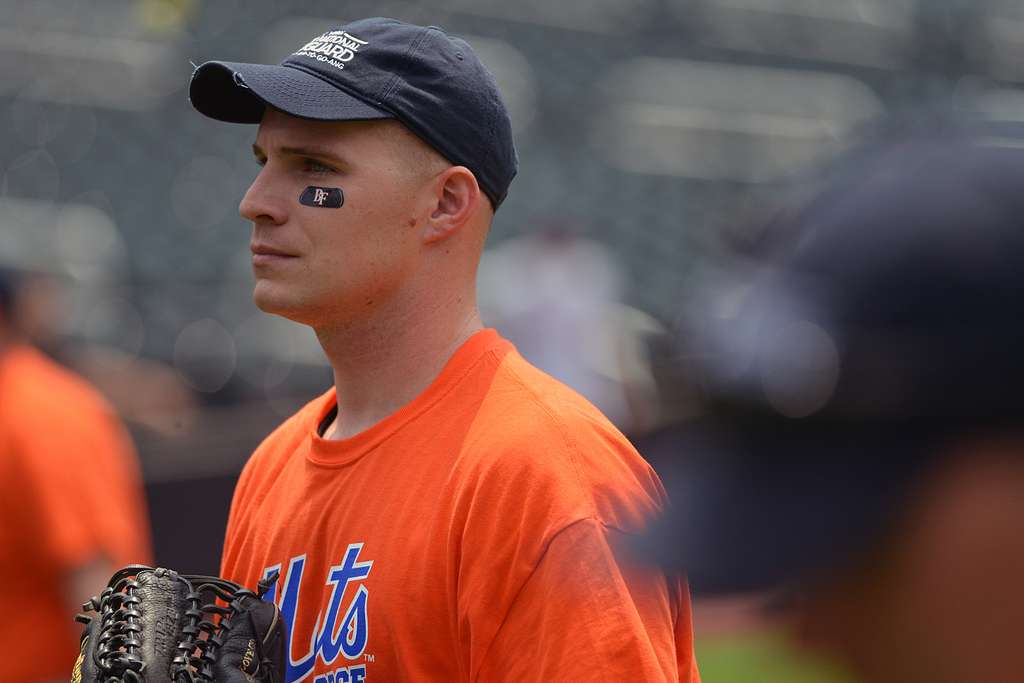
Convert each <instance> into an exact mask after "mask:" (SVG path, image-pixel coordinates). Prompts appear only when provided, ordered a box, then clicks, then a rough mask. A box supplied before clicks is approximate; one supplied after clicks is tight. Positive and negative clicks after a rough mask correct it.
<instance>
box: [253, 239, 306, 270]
mask: <svg viewBox="0 0 1024 683" xmlns="http://www.w3.org/2000/svg"><path fill="white" fill-rule="evenodd" d="M249 250H250V251H251V252H252V262H253V265H266V264H269V263H275V262H278V261H282V260H284V259H291V258H296V255H295V254H290V253H288V252H287V251H284V250H283V249H278V248H277V247H274V246H271V245H269V244H260V243H253V244H250V245H249Z"/></svg>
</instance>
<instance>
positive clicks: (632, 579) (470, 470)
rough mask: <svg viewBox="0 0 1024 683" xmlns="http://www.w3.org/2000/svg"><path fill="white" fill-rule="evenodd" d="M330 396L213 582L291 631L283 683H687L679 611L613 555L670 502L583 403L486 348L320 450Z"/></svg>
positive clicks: (494, 345) (671, 589) (267, 487)
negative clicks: (229, 582) (274, 574)
mask: <svg viewBox="0 0 1024 683" xmlns="http://www.w3.org/2000/svg"><path fill="white" fill-rule="evenodd" d="M335 405H336V403H335V396H334V391H333V390H332V391H329V392H327V393H326V394H324V395H323V396H321V397H320V398H318V399H316V400H314V401H313V402H312V403H310V404H309V405H307V406H306V407H305V408H303V409H302V410H301V411H299V412H298V413H297V414H296V415H294V416H293V417H292V418H290V419H289V420H288V421H287V422H285V423H284V424H283V425H282V426H281V427H279V428H278V429H277V430H276V431H275V432H274V433H273V434H271V435H270V437H268V438H267V439H266V441H264V442H263V444H262V445H261V446H260V447H259V448H258V449H257V450H256V452H255V454H254V455H253V456H252V459H251V460H250V461H249V463H248V464H247V465H246V468H245V470H244V472H243V473H242V477H241V479H240V480H239V483H238V487H237V489H236V491H235V497H234V501H233V503H232V508H231V516H230V519H229V522H228V529H227V539H226V544H225V551H224V560H223V566H222V571H223V573H224V575H225V576H226V577H228V578H231V579H234V580H236V581H239V582H242V583H244V584H247V585H249V586H255V585H256V582H257V581H258V580H259V579H260V578H262V577H264V576H266V575H267V574H268V573H270V572H271V571H273V570H279V571H280V579H279V580H278V582H277V584H276V586H275V587H274V589H273V592H272V593H271V594H270V595H268V596H267V598H268V599H271V600H275V601H276V602H277V603H278V604H279V605H280V607H281V610H282V612H283V613H284V615H285V618H286V620H287V621H288V622H289V624H290V644H289V652H288V655H289V661H288V673H287V676H286V680H287V681H290V682H291V681H299V680H309V681H313V682H314V683H329V682H330V683H358V682H360V681H370V682H372V681H496V680H515V681H529V680H536V681H584V680H597V679H601V680H605V679H607V680H635V681H676V680H683V681H695V680H697V678H698V677H697V671H696V666H695V664H694V660H693V642H692V629H691V622H690V605H689V597H688V594H687V591H686V587H685V585H684V584H683V583H682V581H680V580H679V579H670V578H668V577H666V576H665V575H664V574H662V573H661V572H660V571H657V570H654V569H650V568H645V567H642V566H638V565H636V564H633V563H631V562H629V561H628V559H626V556H625V554H624V553H623V552H622V545H623V543H622V541H623V539H624V538H625V537H627V536H628V535H630V534H633V533H635V532H637V531H638V530H639V529H640V528H641V527H642V526H643V524H644V522H645V521H646V520H647V519H648V518H650V517H651V515H653V514H654V513H655V511H657V510H658V509H659V508H660V507H661V506H662V505H663V504H664V502H665V494H664V491H663V489H662V486H661V484H660V482H659V481H658V479H657V476H656V475H655V474H654V472H653V471H652V470H651V468H650V466H648V464H647V463H646V462H644V460H643V459H642V458H641V457H640V456H639V455H638V454H637V452H636V451H635V450H634V449H633V448H632V446H630V444H629V442H628V441H627V440H626V439H625V437H623V436H622V435H621V434H620V433H619V432H618V431H617V430H616V429H615V428H614V427H613V426H612V425H611V423H609V422H608V420H606V419H605V418H604V416H602V415H601V414H600V412H598V410H597V409H596V408H594V407H593V406H592V405H590V404H589V403H587V402H586V400H585V399H583V398H582V397H580V396H579V395H578V394H576V393H575V392H573V391H572V390H570V389H568V388H567V387H565V386H564V385H562V384H560V383H558V382H557V381H556V380H554V379H552V378H550V377H548V376H547V375H545V374H543V373H542V372H540V371H539V370H537V369H535V368H534V367H532V366H531V365H529V364H528V363H527V362H526V361H525V360H523V358H522V357H521V356H520V355H519V354H518V353H517V352H516V351H515V349H514V348H513V347H512V345H511V344H510V343H509V342H507V341H505V340H503V339H501V338H500V337H499V336H498V335H497V333H496V332H495V331H494V330H483V331H481V332H479V333H477V334H476V335H474V336H473V337H472V338H470V339H469V340H468V341H467V342H466V343H465V344H464V345H463V346H462V347H461V348H460V349H459V350H458V351H457V352H456V353H455V354H454V355H453V357H452V358H451V359H450V360H449V362H448V364H447V365H446V366H445V368H444V370H443V371H442V372H441V374H440V375H439V376H438V377H437V379H436V380H435V381H434V382H433V383H432V384H431V385H430V386H429V387H428V388H427V389H426V390H425V391H424V392H423V393H422V394H421V395H420V396H419V397H417V398H416V399H415V400H413V401H412V402H411V403H409V404H408V405H406V406H405V407H403V408H402V409H400V410H399V411H398V412H396V413H394V414H393V415H391V416H389V417H388V418H386V419H384V420H383V421H382V422H380V423H378V424H377V425H375V426H373V427H371V428H370V429H368V430H366V431H364V432H362V433H360V434H357V435H356V436H354V437H352V438H349V439H343V440H326V439H323V438H321V437H320V436H318V428H319V425H320V424H321V423H322V422H323V421H324V420H325V418H327V416H328V415H329V414H330V413H331V412H332V411H333V410H334V408H335Z"/></svg>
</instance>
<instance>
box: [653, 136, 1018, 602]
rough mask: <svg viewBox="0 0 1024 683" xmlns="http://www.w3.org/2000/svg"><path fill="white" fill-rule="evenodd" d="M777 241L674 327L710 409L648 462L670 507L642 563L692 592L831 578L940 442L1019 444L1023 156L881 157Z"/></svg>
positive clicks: (804, 212)
mask: <svg viewBox="0 0 1024 683" xmlns="http://www.w3.org/2000/svg"><path fill="white" fill-rule="evenodd" d="M770 232H771V233H773V234H776V235H778V234H786V235H788V236H789V239H787V240H784V241H783V244H784V245H785V246H784V248H781V249H780V248H777V245H778V243H776V248H775V249H773V251H772V253H771V254H770V255H765V254H761V255H760V256H759V257H758V258H757V259H755V261H754V262H755V263H756V264H757V265H756V267H755V268H753V269H750V270H749V271H748V272H746V273H745V274H744V275H742V276H738V277H737V282H738V283H739V287H738V288H737V289H735V290H733V291H731V292H729V291H723V290H721V289H716V290H713V291H710V293H709V294H708V295H707V296H704V297H701V300H702V301H704V302H706V303H705V304H704V305H699V306H696V307H695V312H693V313H692V314H691V315H689V316H688V317H687V320H688V322H687V324H685V325H684V328H685V334H684V335H683V337H682V340H681V341H680V348H681V354H680V358H681V362H682V365H683V368H685V371H686V373H687V375H688V376H689V377H690V378H692V380H693V382H694V384H695V385H697V387H698V389H699V392H700V393H701V394H702V395H703V397H704V399H705V405H706V411H705V414H704V415H703V417H701V418H700V419H699V420H695V421H691V422H689V423H684V424H680V425H677V426H675V427H673V428H671V429H669V430H667V431H666V432H665V433H664V434H662V435H661V437H660V439H659V442H658V443H657V444H655V445H654V446H653V447H652V449H653V450H654V451H656V453H654V455H655V456H658V455H660V456H661V457H660V458H658V459H659V461H660V462H662V464H663V467H664V470H665V471H664V476H665V479H666V484H667V487H668V488H669V493H670V497H671V498H672V500H673V506H672V508H671V511H670V512H669V513H668V514H667V515H665V516H664V517H663V518H662V519H660V520H658V522H657V523H656V524H655V525H654V526H653V527H652V529H651V531H650V535H649V536H648V538H647V539H646V541H645V551H646V552H647V553H649V554H653V555H654V556H656V557H657V558H658V559H659V560H660V561H661V562H663V563H664V564H666V565H668V566H671V567H674V568H681V569H684V570H685V571H686V572H687V574H688V576H689V580H690V583H691V586H692V587H693V589H694V591H695V592H698V593H700V592H704V593H722V592H737V591H746V590H757V589H763V588H768V587H772V586H778V585H780V584H784V583H786V582H788V581H792V580H797V581H799V580H801V579H809V578H811V577H813V576H815V575H816V574H819V573H821V572H827V571H829V570H831V569H833V568H834V567H836V566H839V565H843V564H844V563H846V562H848V561H849V560H851V559H852V558H853V557H855V556H857V555H858V554H859V553H862V552H863V551H865V550H866V549H868V548H870V547H871V546H872V544H874V543H877V542H878V541H879V540H880V539H881V538H882V537H883V536H884V534H885V533H887V532H888V531H889V530H890V529H891V528H892V527H891V523H892V521H893V520H894V518H895V517H896V516H897V515H899V514H901V513H902V512H904V510H905V502H906V501H907V500H908V499H909V498H910V497H911V496H912V494H913V491H914V486H915V484H916V482H920V481H921V480H922V479H921V476H920V475H921V474H922V473H923V472H925V471H926V470H928V469H929V468H931V467H933V466H934V465H935V464H936V463H937V462H938V461H939V460H940V459H941V458H944V457H948V455H949V453H950V452H951V450H952V448H951V447H952V446H953V445H955V444H957V443H960V442H963V441H965V440H969V439H971V438H976V437H978V436H981V435H993V434H1001V433H1004V432H1007V431H1010V432H1013V433H1017V432H1021V431H1024V401H1021V399H1020V392H1021V387H1024V315H1021V310H1022V308H1021V307H1022V305H1024V304H1022V302H1024V149H1021V148H1020V147H1013V146H1003V147H998V146H994V145H991V144H987V143H986V142H985V141H984V140H983V139H980V138H975V137H973V136H970V135H966V134H961V133H958V134H948V135H947V136H946V139H941V140H940V139H935V138H925V139H917V140H908V141H904V142H902V143H900V144H891V145H887V146H886V147H885V148H884V149H882V150H875V151H873V152H871V153H869V154H867V155H866V156H865V157H864V158H862V159H860V160H858V161H857V163H855V164H854V165H853V166H851V167H849V168H848V169H847V170H846V171H844V172H843V173H841V174H840V175H839V176H837V177H836V178H835V180H834V182H832V183H831V184H830V186H829V187H828V188H827V189H826V190H825V191H824V192H822V193H820V194H819V195H818V196H817V197H816V198H815V199H814V200H812V201H811V202H809V203H808V204H807V205H805V206H804V207H803V208H802V209H800V210H797V211H794V212H792V213H790V214H788V215H787V216H786V217H785V218H783V219H782V220H780V221H779V222H778V223H777V224H776V225H774V226H773V228H772V230H771V231H770ZM727 289H728V288H727ZM741 290H742V293H741V294H737V292H739V291H741ZM716 300H718V301H728V302H730V306H729V307H728V308H727V309H726V308H722V307H719V306H718V305H717V304H716V303H715V301H716ZM737 301H738V302H739V303H738V304H737ZM670 456H671V457H670Z"/></svg>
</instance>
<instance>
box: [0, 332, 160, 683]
mask: <svg viewBox="0 0 1024 683" xmlns="http://www.w3.org/2000/svg"><path fill="white" fill-rule="evenodd" d="M148 528H149V525H148V518H147V514H146V509H145V504H144V501H143V494H142V484H141V477H140V475H139V469H138V462H137V461H136V458H135V452H134V449H133V448H132V445H131V441H130V439H129V437H128V435H127V433H126V432H125V430H124V428H123V426H122V425H121V424H120V422H119V421H118V420H117V418H116V417H115V416H114V414H113V413H112V412H111V410H110V408H109V407H108V405H107V404H106V403H105V402H104V401H103V399H102V398H101V397H100V396H99V395H98V394H97V392H96V391H94V390H93V389H92V388H91V387H89V386H88V385H87V384H86V383H85V382H84V381H83V380H81V379H79V378H78V377H76V376H75V375H73V374H72V373H71V372H69V371H68V370H65V369H64V368H62V367H60V366H59V365H57V364H56V363H54V362H53V361H51V360H50V359H49V358H47V357H46V356H44V355H43V354H42V353H40V352H38V351H36V350H35V349H32V348H30V347H27V346H16V347H13V348H9V349H7V350H5V351H3V352H0V586H3V590H4V594H5V595H7V596H8V597H9V598H10V599H11V600H13V601H14V602H13V603H11V604H12V605H16V607H14V609H13V610H11V611H12V616H11V617H9V618H6V619H2V620H0V642H2V643H4V644H5V647H6V648H7V649H8V651H9V655H8V656H5V657H3V658H0V681H3V682H4V683H36V682H37V681H41V680H48V679H50V678H65V679H66V678H67V677H68V676H70V674H71V668H72V666H73V665H74V661H75V657H76V656H77V654H78V636H77V635H76V634H77V632H78V631H79V629H80V628H81V627H80V626H78V625H77V624H75V622H74V621H73V619H72V616H73V615H72V614H69V612H68V610H69V606H68V603H69V601H70V600H71V599H74V600H77V599H79V597H80V598H81V601H82V602H84V601H85V600H87V599H88V598H89V597H90V596H88V595H83V596H70V595H66V591H67V589H68V588H69V586H68V576H69V574H70V572H72V571H73V570H74V569H76V568H78V567H81V566H83V565H85V564H88V563H89V562H91V561H93V560H96V559H98V558H100V557H106V558H107V559H108V560H110V561H111V562H112V563H114V564H115V565H117V566H120V565H124V564H130V563H134V562H149V561H150V548H149V532H148ZM100 588H101V586H97V591H98V590H99V589H100Z"/></svg>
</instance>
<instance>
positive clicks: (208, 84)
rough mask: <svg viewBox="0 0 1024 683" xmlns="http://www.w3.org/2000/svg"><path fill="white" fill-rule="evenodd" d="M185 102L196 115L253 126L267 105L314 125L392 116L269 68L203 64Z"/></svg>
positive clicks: (301, 74)
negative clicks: (311, 120) (317, 122)
mask: <svg viewBox="0 0 1024 683" xmlns="http://www.w3.org/2000/svg"><path fill="white" fill-rule="evenodd" d="M189 100H190V101H191V102H192V106H193V107H195V108H196V111H198V112H199V113H201V114H204V115H206V116H209V117H210V118H212V119H217V120H218V121H227V122H229V123H259V122H260V120H261V119H262V118H263V112H264V111H265V110H266V107H267V106H268V105H269V106H271V107H273V108H274V109H278V110H280V111H283V112H285V113H286V114H291V115H292V116H298V117H301V118H306V119H316V120H320V121H358V120H373V119H387V118H394V117H393V115H392V114H390V113H388V112H386V111H384V110H383V109H379V108H377V107H374V106H371V105H369V104H367V103H366V102H364V101H363V100H361V99H359V98H358V97H355V96H354V95H350V94H349V93H347V92H345V91H344V90H341V89H339V88H337V87H335V86H334V85H332V84H331V83H328V82H327V81H325V80H323V79H322V78H318V77H316V76H314V75H312V74H309V73H306V72H305V71H302V70H301V69H296V68H294V67H290V66H277V65H270V64H243V63H237V62H206V63H205V64H203V65H201V66H200V67H199V68H197V69H196V70H195V73H193V74H192V81H191V83H190V84H189Z"/></svg>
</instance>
